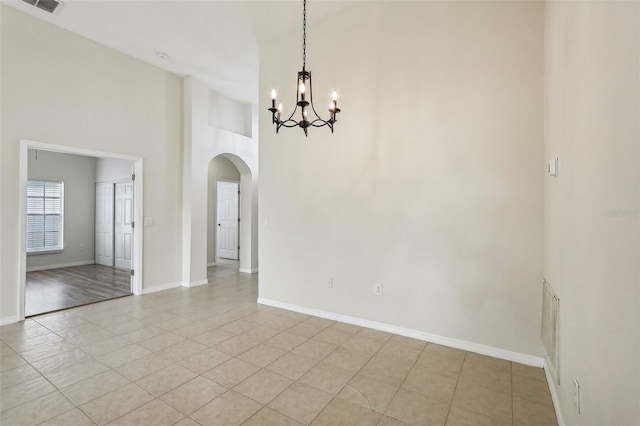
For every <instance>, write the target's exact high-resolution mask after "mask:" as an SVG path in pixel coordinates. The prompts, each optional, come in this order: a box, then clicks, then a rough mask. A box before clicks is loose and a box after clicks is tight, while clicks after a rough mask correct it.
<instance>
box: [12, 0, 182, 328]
mask: <svg viewBox="0 0 640 426" xmlns="http://www.w3.org/2000/svg"><path fill="white" fill-rule="evenodd" d="M0 7H1V8H2V18H1V19H2V21H1V24H2V25H1V30H0V31H1V32H2V46H1V61H2V63H1V66H2V76H1V78H2V81H1V84H2V100H1V102H2V118H1V119H2V130H1V133H0V137H1V138H2V139H1V148H2V160H1V161H2V163H1V167H0V169H1V171H0V174H1V177H2V179H1V182H2V188H1V192H2V224H1V228H2V231H1V233H2V259H1V264H2V266H1V273H2V275H1V277H0V292H1V295H2V301H1V302H0V318H11V317H13V316H15V315H17V311H16V300H17V291H18V284H17V283H18V263H19V262H18V256H20V255H21V254H20V253H18V250H17V248H18V241H19V240H18V239H19V238H22V237H21V236H19V235H18V231H17V229H18V220H19V218H18V207H17V206H18V199H19V194H18V190H19V186H18V185H19V183H18V167H19V143H20V139H27V140H33V141H39V142H47V143H51V144H59V145H66V146H73V147H80V148H84V149H90V150H97V151H102V152H111V153H116V154H122V155H130V156H134V157H141V158H143V159H144V183H145V193H144V214H145V216H148V217H153V218H154V225H153V226H152V227H148V228H145V229H144V258H143V261H144V271H143V273H144V282H143V286H144V288H145V289H148V288H150V287H152V286H157V285H163V284H167V283H171V282H178V281H180V268H181V266H180V250H181V245H180V233H181V227H180V218H181V210H180V200H181V187H180V179H181V161H182V133H181V132H182V80H181V79H180V78H178V77H176V76H174V75H172V74H169V73H167V72H165V71H161V70H159V69H157V68H155V67H153V66H151V65H148V64H145V63H143V62H141V61H138V60H135V59H133V58H131V57H129V56H126V55H124V54H121V53H118V52H115V51H113V50H111V49H109V48H106V47H104V46H102V45H99V44H97V43H94V42H92V41H89V40H87V39H84V38H82V37H79V36H77V35H74V34H72V33H69V32H67V31H65V30H63V29H60V28H56V27H54V26H51V25H49V24H47V23H44V22H42V21H39V20H37V19H34V18H32V17H29V16H27V15H25V14H22V13H21V12H18V11H16V10H15V9H12V8H10V7H6V6H4V5H2V6H0Z"/></svg>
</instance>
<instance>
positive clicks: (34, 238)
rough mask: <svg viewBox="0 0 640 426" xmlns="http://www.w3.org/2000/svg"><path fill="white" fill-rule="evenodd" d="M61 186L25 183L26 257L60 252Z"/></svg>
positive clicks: (62, 187)
mask: <svg viewBox="0 0 640 426" xmlns="http://www.w3.org/2000/svg"><path fill="white" fill-rule="evenodd" d="M63 197H64V184H63V183H62V182H49V181H42V180H30V181H27V253H39V252H51V251H61V250H62V248H63V238H62V229H63V220H62V213H63V206H64V198H63Z"/></svg>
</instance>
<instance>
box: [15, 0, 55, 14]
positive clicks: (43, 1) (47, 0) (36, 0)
mask: <svg viewBox="0 0 640 426" xmlns="http://www.w3.org/2000/svg"><path fill="white" fill-rule="evenodd" d="M22 1H24V2H25V3H29V4H30V5H32V6H35V7H37V8H38V9H42V10H44V11H45V12H49V13H53V12H55V11H56V10H57V9H59V8H60V6H62V2H61V1H59V0H22Z"/></svg>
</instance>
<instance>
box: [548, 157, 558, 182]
mask: <svg viewBox="0 0 640 426" xmlns="http://www.w3.org/2000/svg"><path fill="white" fill-rule="evenodd" d="M547 171H548V172H549V176H554V177H557V176H558V157H554V158H552V159H551V161H549V165H548V167H547Z"/></svg>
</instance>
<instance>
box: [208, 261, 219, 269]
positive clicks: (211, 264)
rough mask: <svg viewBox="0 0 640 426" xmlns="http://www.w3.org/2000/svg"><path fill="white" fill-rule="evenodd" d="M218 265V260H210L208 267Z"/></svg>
mask: <svg viewBox="0 0 640 426" xmlns="http://www.w3.org/2000/svg"><path fill="white" fill-rule="evenodd" d="M216 265H217V263H216V262H209V263H207V268H208V267H210V266H216Z"/></svg>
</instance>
